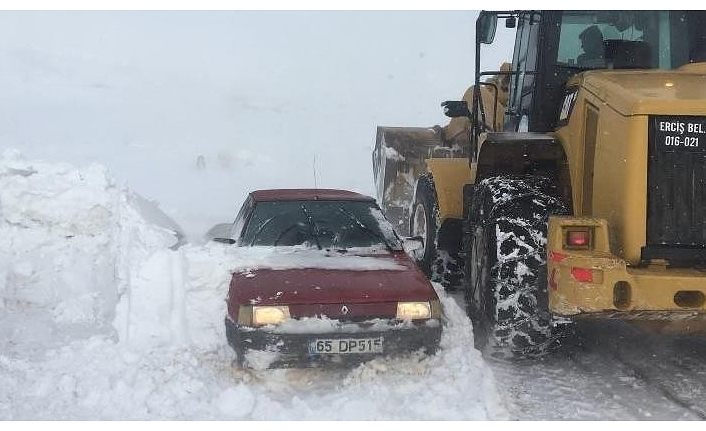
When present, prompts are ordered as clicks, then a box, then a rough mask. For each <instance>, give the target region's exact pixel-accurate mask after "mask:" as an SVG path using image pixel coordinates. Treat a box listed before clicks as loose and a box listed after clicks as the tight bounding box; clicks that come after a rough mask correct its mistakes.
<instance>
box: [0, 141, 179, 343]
mask: <svg viewBox="0 0 706 431" xmlns="http://www.w3.org/2000/svg"><path fill="white" fill-rule="evenodd" d="M160 213H161V211H160V210H159V208H158V207H157V206H156V205H155V204H153V203H150V202H149V201H147V200H145V199H144V198H141V197H140V196H139V195H137V194H135V193H133V192H131V191H129V190H126V189H124V188H121V187H118V186H117V185H116V184H115V182H114V181H113V180H112V179H111V178H110V176H109V175H108V173H107V172H106V169H105V168H104V167H102V166H99V165H90V166H87V167H82V168H75V167H73V166H71V165H68V164H55V163H52V164H49V163H43V162H39V161H28V160H26V159H24V158H23V157H22V156H21V155H20V154H19V153H18V152H16V151H10V150H7V151H5V152H3V153H2V155H0V308H2V309H4V311H5V313H4V315H5V316H4V317H5V318H3V319H0V320H1V321H2V322H5V323H8V319H7V317H8V316H10V315H14V314H17V313H33V318H32V319H31V322H29V323H30V324H37V325H39V324H40V323H41V325H39V326H43V328H39V327H38V328H35V329H37V331H40V329H41V330H42V331H43V332H44V333H45V334H46V335H47V336H50V335H52V333H55V332H57V331H60V329H62V328H61V327H63V326H66V325H74V326H76V325H78V326H79V327H80V326H83V327H84V329H86V328H93V329H96V328H103V327H108V328H109V327H110V322H111V321H112V319H113V318H114V316H115V309H116V304H117V303H118V302H119V301H120V298H121V296H122V295H124V294H125V292H126V291H128V290H129V287H130V283H131V277H132V276H133V275H134V274H133V268H135V267H138V266H139V263H140V262H141V261H143V260H144V259H146V258H147V257H148V256H150V255H151V254H152V253H154V252H156V251H157V250H164V249H166V250H169V247H173V246H176V245H177V244H178V242H179V235H178V234H177V232H178V229H175V228H174V227H173V226H169V225H167V226H166V227H165V226H164V223H162V224H161V225H160V224H156V223H154V222H153V221H152V220H154V219H155V218H156V217H157V215H159V214H160ZM165 219H167V217H166V216H163V220H165ZM2 322H0V326H1V324H2ZM8 324H9V323H8ZM15 329H17V328H15ZM64 329H65V328H64ZM74 329H76V328H74ZM37 331H35V332H37ZM35 335H36V334H35ZM9 337H13V333H12V331H11V333H5V334H4V336H3V338H0V342H2V341H3V340H4V341H8V340H7V338H9ZM49 338H51V337H49ZM13 341H14V343H18V342H21V341H22V340H16V339H15V340H13ZM36 341H38V340H36ZM46 341H47V342H48V341H50V339H47V340H46Z"/></svg>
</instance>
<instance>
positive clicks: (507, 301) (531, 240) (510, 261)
mask: <svg viewBox="0 0 706 431" xmlns="http://www.w3.org/2000/svg"><path fill="white" fill-rule="evenodd" d="M567 213H568V210H567V206H566V205H565V203H564V202H563V201H562V199H561V198H560V197H559V194H558V189H557V187H556V186H555V185H554V184H552V182H551V181H550V180H548V179H546V178H542V177H533V176H526V177H510V176H499V177H492V178H487V179H484V180H483V181H481V182H480V183H479V184H478V185H477V186H476V190H475V194H474V197H473V202H472V203H471V208H470V209H469V211H468V212H467V214H468V220H467V221H466V224H465V227H464V232H465V240H464V247H465V250H466V263H465V272H466V277H465V297H466V300H467V304H468V311H469V315H470V317H471V319H472V321H473V326H474V335H475V344H476V347H477V348H479V349H480V350H481V351H482V352H483V353H484V354H485V355H487V356H490V357H494V358H499V359H518V358H527V357H539V356H543V355H545V354H547V353H549V352H551V351H552V350H554V349H555V348H556V347H558V346H559V345H560V344H561V339H562V338H564V337H566V336H567V335H568V334H569V333H570V332H571V322H570V321H567V320H563V319H557V318H554V317H553V316H552V315H551V314H550V313H549V306H548V293H547V264H546V238H547V222H548V218H549V215H553V214H556V215H559V214H567Z"/></svg>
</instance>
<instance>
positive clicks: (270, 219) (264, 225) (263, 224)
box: [250, 215, 278, 247]
mask: <svg viewBox="0 0 706 431" xmlns="http://www.w3.org/2000/svg"><path fill="white" fill-rule="evenodd" d="M277 217H278V216H276V215H275V216H272V217H270V218H268V219H267V220H265V222H264V223H262V224H261V225H260V227H259V228H257V231H256V232H255V234H254V235H253V236H252V241H250V247H252V246H253V245H254V244H255V240H257V237H258V236H260V234H261V233H262V230H263V229H264V228H265V227H266V226H267V225H268V224H270V222H271V221H272V220H274V219H276V218H277Z"/></svg>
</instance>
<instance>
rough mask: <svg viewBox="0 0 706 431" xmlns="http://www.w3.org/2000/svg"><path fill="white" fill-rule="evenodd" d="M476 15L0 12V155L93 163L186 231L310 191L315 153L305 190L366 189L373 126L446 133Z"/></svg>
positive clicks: (505, 47)
mask: <svg viewBox="0 0 706 431" xmlns="http://www.w3.org/2000/svg"><path fill="white" fill-rule="evenodd" d="M476 16H477V12H473V11H460V12H441V11H440V12H399V11H393V12H305V11H301V12H109V11H103V12H0V64H2V67H0V149H4V148H19V149H20V150H22V151H23V152H24V153H25V154H26V155H28V156H30V157H38V158H42V159H48V160H62V161H69V162H72V163H75V164H84V163H87V162H93V161H95V162H99V163H102V164H105V165H107V166H108V167H109V168H110V169H111V171H112V172H113V174H114V175H115V176H116V177H118V179H119V180H120V181H125V182H127V184H128V185H130V186H131V187H132V188H134V189H136V190H137V191H138V192H140V193H142V194H143V195H145V196H147V197H149V198H152V199H156V200H158V201H159V202H160V203H161V206H162V207H163V208H164V209H165V210H166V211H167V212H169V213H170V214H173V215H174V217H175V218H176V219H177V221H179V222H181V223H182V224H184V225H185V228H186V229H187V231H188V232H189V233H190V234H196V232H197V231H199V230H201V229H203V230H205V229H207V228H208V227H209V225H210V224H212V223H215V222H218V221H221V220H224V219H226V220H227V219H230V218H232V217H233V215H234V214H235V210H236V209H237V207H238V205H239V204H240V202H241V201H242V198H243V197H244V195H245V193H247V192H248V191H250V190H252V189H255V188H264V187H311V186H313V174H312V170H313V169H312V162H313V158H314V156H316V159H317V172H318V178H317V179H318V185H319V186H320V187H340V188H348V189H353V190H358V191H361V192H364V193H368V194H372V193H373V190H374V189H373V185H372V166H371V156H370V154H371V150H372V147H373V145H374V140H375V127H376V126H377V125H409V126H430V125H434V124H443V123H445V121H446V119H445V118H444V117H443V116H442V114H441V109H440V107H439V104H440V102H441V101H443V100H447V99H458V98H459V97H460V96H461V95H462V94H463V92H464V90H465V89H466V87H467V86H468V85H469V84H470V83H471V81H472V79H473V46H472V44H473V37H474V35H473V30H474V22H475V17H476ZM500 24H501V23H500ZM499 30H500V29H499ZM512 37H513V36H512V35H511V32H507V31H505V32H503V31H499V33H498V40H497V41H496V44H495V45H494V46H493V48H494V49H492V50H486V51H484V53H487V54H489V55H488V57H487V58H488V62H487V63H485V64H484V65H486V66H487V67H488V68H493V69H494V68H495V67H497V65H498V64H499V63H500V62H501V61H502V60H504V59H509V58H510V56H511V46H512ZM496 47H497V48H496ZM199 155H201V156H203V158H204V160H205V162H206V169H205V170H198V169H197V167H196V159H197V157H198V156H199Z"/></svg>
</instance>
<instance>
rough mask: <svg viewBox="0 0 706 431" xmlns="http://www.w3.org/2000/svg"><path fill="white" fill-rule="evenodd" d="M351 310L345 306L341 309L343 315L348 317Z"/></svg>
mask: <svg viewBox="0 0 706 431" xmlns="http://www.w3.org/2000/svg"><path fill="white" fill-rule="evenodd" d="M349 311H350V310H349V309H348V307H346V306H345V305H344V306H343V307H341V314H343V315H346V314H348V312H349Z"/></svg>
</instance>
